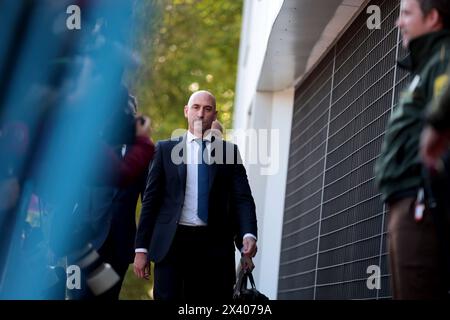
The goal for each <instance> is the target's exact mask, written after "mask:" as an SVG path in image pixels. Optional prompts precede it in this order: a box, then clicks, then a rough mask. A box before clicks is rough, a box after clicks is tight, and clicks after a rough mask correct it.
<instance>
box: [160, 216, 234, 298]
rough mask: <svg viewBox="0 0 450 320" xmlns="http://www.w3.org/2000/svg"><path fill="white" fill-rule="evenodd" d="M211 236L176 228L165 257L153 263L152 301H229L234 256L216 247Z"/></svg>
mask: <svg viewBox="0 0 450 320" xmlns="http://www.w3.org/2000/svg"><path fill="white" fill-rule="evenodd" d="M212 234H213V233H212V232H211V230H209V228H208V227H190V226H183V225H178V227H177V231H176V233H175V239H174V240H173V242H172V245H171V248H170V249H169V252H168V254H167V255H166V257H164V259H163V260H162V261H161V262H158V263H155V269H154V278H155V279H154V289H153V294H154V297H155V300H171V301H190V302H223V301H231V300H232V295H233V285H234V282H235V278H236V275H235V262H234V252H233V251H232V250H227V249H226V248H225V247H223V246H220V245H218V244H217V242H216V241H214V237H213V236H212ZM233 248H234V247H233Z"/></svg>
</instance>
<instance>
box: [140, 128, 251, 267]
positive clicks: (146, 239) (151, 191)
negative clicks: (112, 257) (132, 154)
mask: <svg viewBox="0 0 450 320" xmlns="http://www.w3.org/2000/svg"><path fill="white" fill-rule="evenodd" d="M185 139H186V135H184V136H182V137H179V138H176V139H174V140H164V141H160V142H158V144H157V145H156V153H155V157H154V159H153V163H152V166H151V169H150V172H149V175H148V179H147V186H146V189H145V192H144V197H143V201H142V211H141V217H140V221H139V226H138V230H137V235H136V244H135V246H136V248H148V250H149V259H150V260H152V261H154V262H160V261H161V260H162V259H163V258H164V257H165V256H166V254H167V252H168V251H169V249H170V246H171V244H172V241H173V239H174V235H175V232H176V229H177V225H178V221H179V220H180V216H181V212H182V208H183V203H184V194H185V189H186V171H187V166H186V162H185V161H179V160H181V159H185V154H186V153H185V152H184V149H185V146H186V140H185ZM173 156H175V158H176V159H175V160H176V161H172V157H173ZM211 157H212V158H213V159H216V161H214V162H213V163H212V164H210V165H209V211H208V212H209V215H208V227H209V229H210V230H211V231H212V232H211V235H212V239H211V241H213V245H214V250H215V252H220V253H222V254H223V255H226V256H229V257H234V251H235V248H234V242H236V244H237V245H239V243H240V242H241V240H242V237H243V236H244V234H246V233H252V234H253V235H255V236H256V235H257V222H256V213H255V203H254V200H253V197H252V193H251V190H250V186H249V184H248V180H247V174H246V171H245V168H244V166H243V165H242V161H241V158H240V155H239V151H238V148H237V146H236V145H235V144H232V143H230V142H226V141H224V140H222V139H219V138H213V139H212V142H211ZM227 159H228V161H227ZM175 162H178V163H175ZM179 162H181V163H179ZM193 249H194V250H201V248H193Z"/></svg>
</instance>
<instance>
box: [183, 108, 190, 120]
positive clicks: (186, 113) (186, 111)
mask: <svg viewBox="0 0 450 320" xmlns="http://www.w3.org/2000/svg"><path fill="white" fill-rule="evenodd" d="M188 110H189V106H188V105H185V106H184V117H185V118H186V119H187V117H188Z"/></svg>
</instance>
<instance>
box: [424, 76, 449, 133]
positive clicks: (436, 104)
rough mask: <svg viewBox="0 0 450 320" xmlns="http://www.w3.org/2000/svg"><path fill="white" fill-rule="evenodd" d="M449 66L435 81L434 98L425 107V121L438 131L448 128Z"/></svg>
mask: <svg viewBox="0 0 450 320" xmlns="http://www.w3.org/2000/svg"><path fill="white" fill-rule="evenodd" d="M449 78H450V68H449V69H448V70H447V74H445V75H442V76H440V78H439V79H438V80H437V81H436V85H435V88H434V89H435V95H436V96H437V97H436V99H433V102H432V103H431V105H430V106H429V107H428V109H427V121H428V123H429V124H430V125H432V126H433V127H434V128H435V129H436V130H438V131H445V130H448V129H450V84H449Z"/></svg>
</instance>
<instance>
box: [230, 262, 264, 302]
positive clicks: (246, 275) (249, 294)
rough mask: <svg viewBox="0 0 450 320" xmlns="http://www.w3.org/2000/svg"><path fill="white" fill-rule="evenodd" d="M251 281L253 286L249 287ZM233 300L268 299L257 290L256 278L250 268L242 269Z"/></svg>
mask: <svg viewBox="0 0 450 320" xmlns="http://www.w3.org/2000/svg"><path fill="white" fill-rule="evenodd" d="M249 281H250V285H251V288H247V285H248V282H249ZM233 300H234V301H235V302H244V303H249V302H264V301H268V300H269V298H267V297H266V296H265V295H264V294H262V293H261V292H259V291H258V290H256V285H255V280H254V279H253V275H252V272H251V271H250V270H244V269H242V268H241V269H240V271H239V273H238V277H237V281H236V285H235V286H234V293H233Z"/></svg>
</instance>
